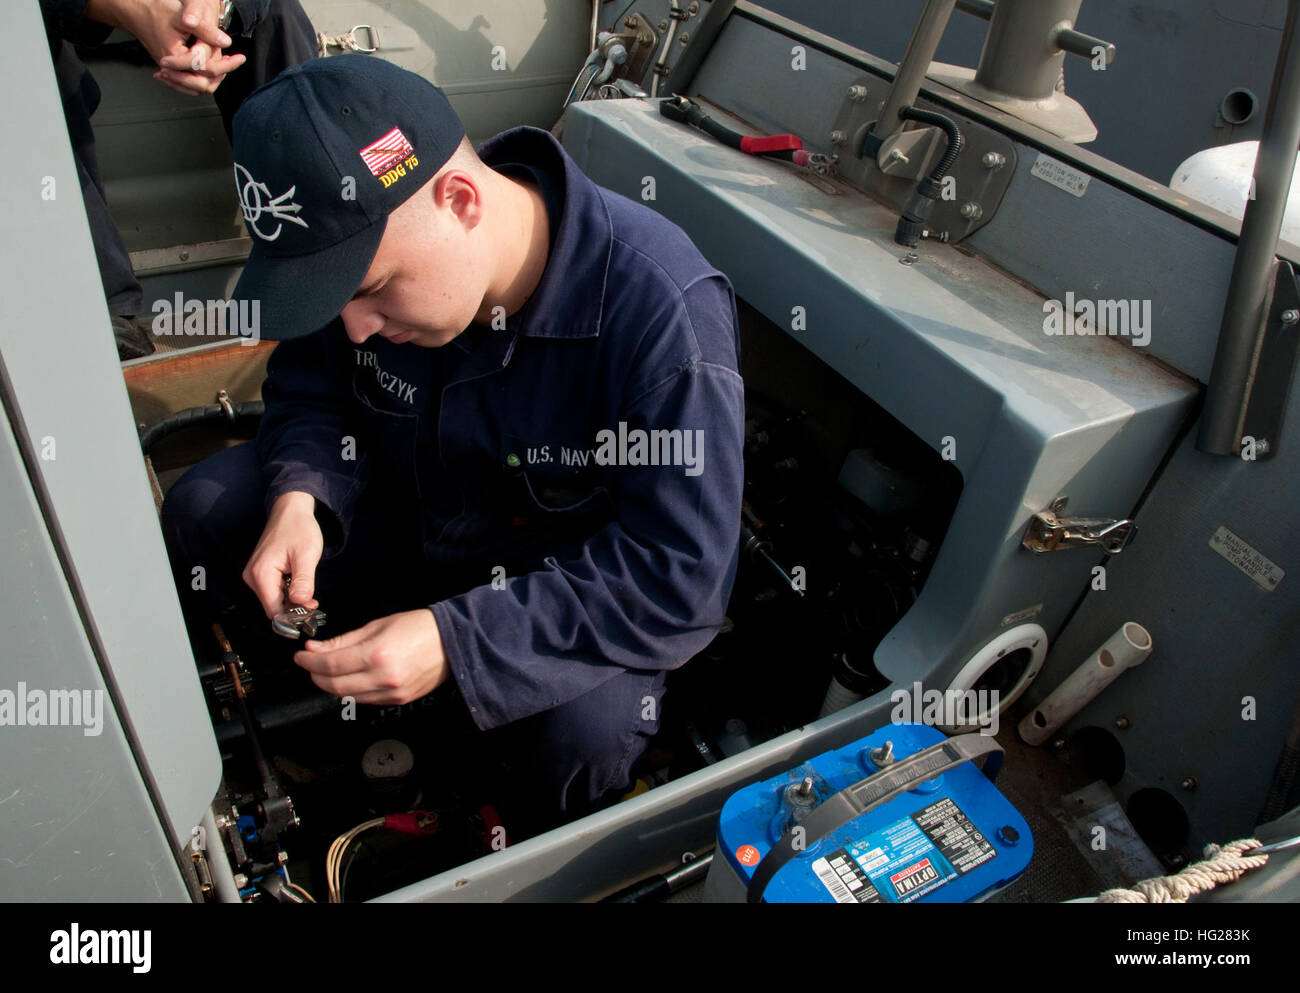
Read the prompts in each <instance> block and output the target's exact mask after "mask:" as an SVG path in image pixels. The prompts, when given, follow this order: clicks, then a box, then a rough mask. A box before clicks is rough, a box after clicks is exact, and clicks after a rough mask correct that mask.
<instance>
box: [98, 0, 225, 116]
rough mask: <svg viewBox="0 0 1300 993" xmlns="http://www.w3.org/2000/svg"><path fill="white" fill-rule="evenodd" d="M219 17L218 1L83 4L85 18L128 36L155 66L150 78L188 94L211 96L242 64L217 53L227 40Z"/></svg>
mask: <svg viewBox="0 0 1300 993" xmlns="http://www.w3.org/2000/svg"><path fill="white" fill-rule="evenodd" d="M220 13H221V0H88V2H87V4H86V11H85V16H86V17H88V18H90V19H91V20H93V21H99V22H100V23H101V24H109V25H112V26H113V27H118V28H122V29H123V30H125V31H127V32H129V33H130V34H131V35H132V36H134V37H135V38H136V40H137V41H139V42H140V44H141V45H143V46H144V48H145V51H147V52H148V53H149V55H150V57H151V58H152V59H153V60H154V61H155V62H157V63H158V65H159V69H158V71H157V72H156V73H154V79H156V80H158V81H159V82H160V83H162V84H164V85H165V86H169V87H171V88H172V89H173V90H176V91H178V92H180V93H186V94H191V95H193V94H198V93H211V92H212V91H214V90H215V89H216V88H217V87H218V86H220V85H221V80H222V79H224V78H225V75H226V73H228V72H231V71H232V70H234V69H238V68H239V67H240V66H241V65H243V64H244V62H245V61H246V60H245V57H244V56H243V55H223V54H221V52H222V50H223V49H224V48H226V47H228V46H229V45H230V44H231V39H230V36H229V35H227V34H226V33H225V32H224V31H222V30H221V29H220V28H219V27H218V26H217V21H218V19H219V17H220ZM191 38H193V39H194V44H193V45H190V44H189V41H190V39H191Z"/></svg>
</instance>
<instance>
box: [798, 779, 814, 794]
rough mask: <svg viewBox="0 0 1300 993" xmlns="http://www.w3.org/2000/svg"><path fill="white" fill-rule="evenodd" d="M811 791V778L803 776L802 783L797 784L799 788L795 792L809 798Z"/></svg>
mask: <svg viewBox="0 0 1300 993" xmlns="http://www.w3.org/2000/svg"><path fill="white" fill-rule="evenodd" d="M812 789H813V781H812V776H804V777H803V782H802V783H800V784H799V788H798V789H797V790H795V792H796V793H798V794H799V795H800V796H811V795H812Z"/></svg>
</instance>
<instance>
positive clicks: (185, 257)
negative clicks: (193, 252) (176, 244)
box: [181, 252, 190, 262]
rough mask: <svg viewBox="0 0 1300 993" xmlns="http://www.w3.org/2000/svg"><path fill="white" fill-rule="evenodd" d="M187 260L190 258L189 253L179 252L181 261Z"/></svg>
mask: <svg viewBox="0 0 1300 993" xmlns="http://www.w3.org/2000/svg"><path fill="white" fill-rule="evenodd" d="M189 260H190V253H189V252H181V261H182V262H188V261H189Z"/></svg>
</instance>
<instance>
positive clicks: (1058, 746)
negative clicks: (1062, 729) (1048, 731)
mask: <svg viewBox="0 0 1300 993" xmlns="http://www.w3.org/2000/svg"><path fill="white" fill-rule="evenodd" d="M1063 748H1065V739H1064V738H1053V739H1052V751H1054V752H1059V751H1061V750H1062V749H1063Z"/></svg>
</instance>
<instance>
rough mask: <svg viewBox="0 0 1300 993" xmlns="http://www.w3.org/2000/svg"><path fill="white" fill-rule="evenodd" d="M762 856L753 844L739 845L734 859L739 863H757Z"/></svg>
mask: <svg viewBox="0 0 1300 993" xmlns="http://www.w3.org/2000/svg"><path fill="white" fill-rule="evenodd" d="M761 859H762V856H761V855H759V854H758V849H757V848H755V847H754V846H753V845H741V846H740V847H739V848H737V849H736V861H737V862H739V863H740V864H741V865H747V866H748V865H758V863H759V861H760V860H761Z"/></svg>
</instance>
